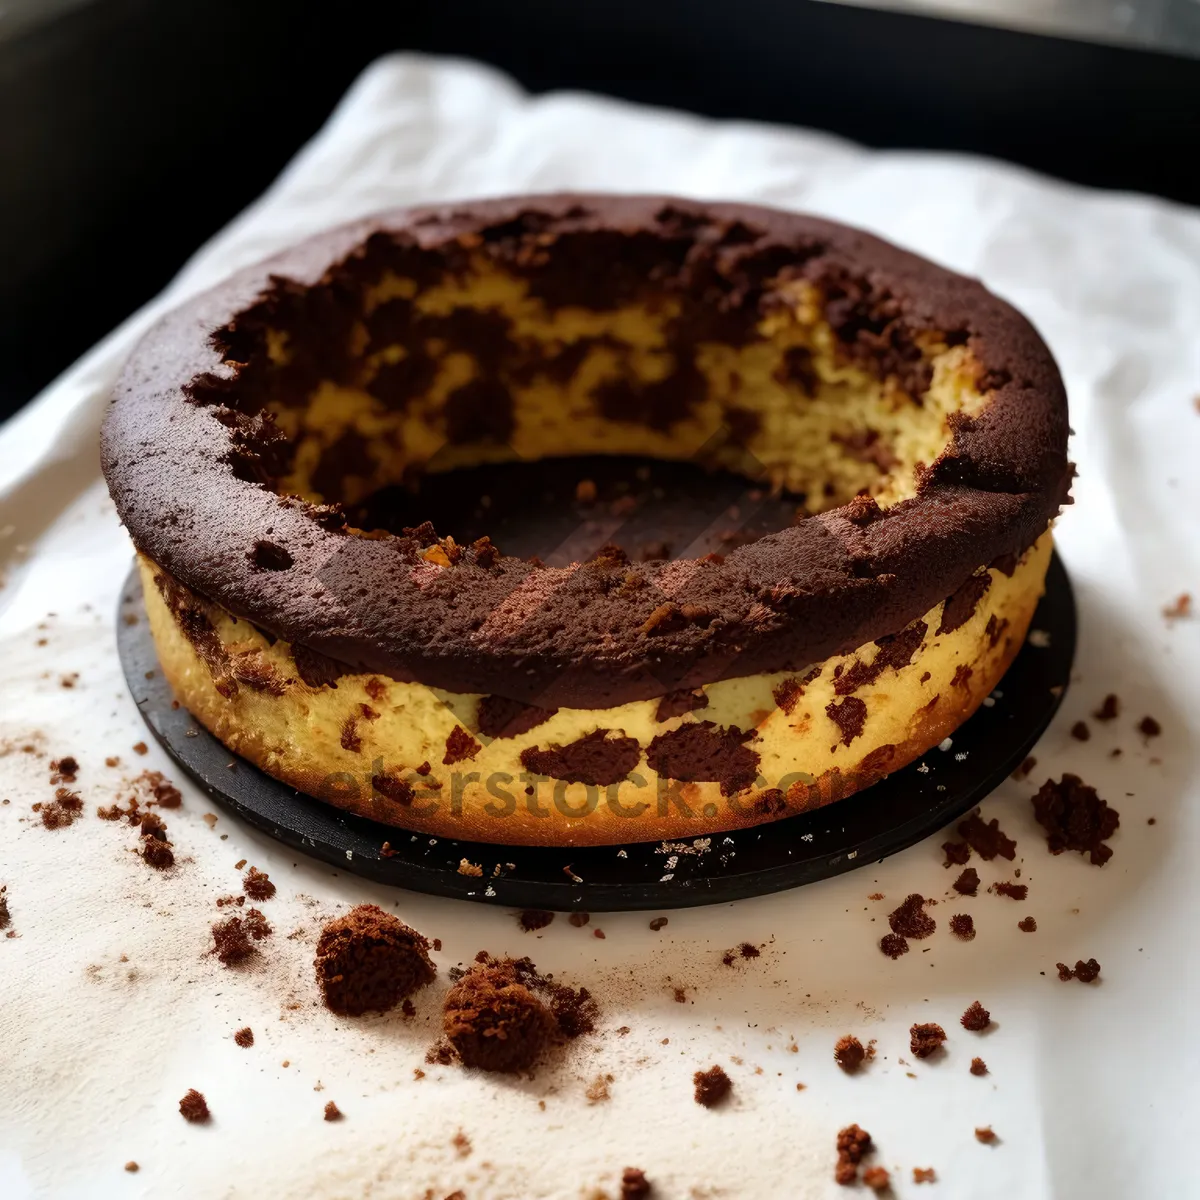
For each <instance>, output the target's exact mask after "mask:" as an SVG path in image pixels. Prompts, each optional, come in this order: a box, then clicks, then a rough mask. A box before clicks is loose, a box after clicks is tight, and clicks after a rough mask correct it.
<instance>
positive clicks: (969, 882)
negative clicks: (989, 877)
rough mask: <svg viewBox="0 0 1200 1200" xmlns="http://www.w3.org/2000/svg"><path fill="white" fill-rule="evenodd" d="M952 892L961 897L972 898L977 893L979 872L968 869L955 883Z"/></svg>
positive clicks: (972, 868) (971, 868)
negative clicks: (957, 893)
mask: <svg viewBox="0 0 1200 1200" xmlns="http://www.w3.org/2000/svg"><path fill="white" fill-rule="evenodd" d="M954 890H955V891H956V892H959V893H960V894H961V895H963V896H974V895H975V894H976V893H977V892H978V891H979V872H978V871H977V870H975V868H974V867H968V868H967V869H966V870H965V871H964V872H963V873H962V874H961V875H960V876H959V877H958V878H957V879H956V880H955V881H954Z"/></svg>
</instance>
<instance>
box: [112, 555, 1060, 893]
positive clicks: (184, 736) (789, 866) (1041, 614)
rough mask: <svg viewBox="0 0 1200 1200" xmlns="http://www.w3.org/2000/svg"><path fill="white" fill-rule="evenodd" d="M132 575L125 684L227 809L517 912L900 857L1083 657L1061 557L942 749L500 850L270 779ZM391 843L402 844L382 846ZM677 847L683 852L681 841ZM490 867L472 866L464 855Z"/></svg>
mask: <svg viewBox="0 0 1200 1200" xmlns="http://www.w3.org/2000/svg"><path fill="white" fill-rule="evenodd" d="M129 611H133V612H136V613H138V614H141V613H142V612H143V608H142V595H141V585H140V584H139V582H138V579H137V575H136V573H132V574H131V575H130V577H129V579H128V581H127V582H126V585H125V588H124V591H123V592H122V596H121V613H120V615H119V618H118V621H117V645H118V649H119V651H120V655H121V665H122V667H123V668H124V671H125V678H126V680H127V681H128V683H129V689H130V691H131V692H132V693H133V698H134V700H136V702H137V706H138V708H139V709H140V710H141V712H142V716H143V717H144V718H145V720H146V723H147V724H148V725H149V726H150V729H151V731H152V732H153V734H154V736H155V737H156V738H157V739H158V740H159V742H161V743H162V745H163V747H164V748H165V749H166V751H167V753H168V754H170V755H171V757H172V758H174V759H175V761H176V762H178V763H179V764H180V766H182V767H183V768H184V769H185V770H186V771H187V772H188V774H189V775H191V776H192V778H193V779H195V780H196V782H197V783H198V784H199V785H200V786H201V787H202V788H203V789H204V790H205V792H207V793H208V795H209V796H211V797H212V798H213V799H214V800H215V801H216V802H217V803H218V804H221V805H223V806H225V807H226V808H229V809H232V810H233V811H234V812H235V813H237V814H238V815H239V816H241V817H242V818H243V819H245V820H246V821H248V822H249V823H250V824H251V825H253V826H254V827H255V828H256V829H261V830H262V831H263V832H264V833H266V834H268V835H269V836H271V837H273V838H276V839H277V840H278V841H281V842H283V843H284V845H287V846H291V847H292V848H293V849H296V850H300V851H302V852H303V853H305V854H308V855H311V856H312V857H314V858H319V859H321V860H322V861H324V862H327V863H332V864H334V865H336V866H337V867H339V868H340V869H341V870H344V871H350V872H353V873H354V874H356V875H362V876H365V877H366V878H368V879H373V880H376V881H378V882H381V883H390V884H394V885H396V886H397V887H405V888H411V889H413V890H414V891H419V892H430V893H433V894H434V895H438V896H453V897H455V898H457V899H460V900H478V901H484V902H486V903H492V904H501V905H506V906H508V907H512V908H547V909H557V910H559V911H570V910H571V909H583V910H587V911H591V912H612V911H618V910H628V909H646V908H655V909H662V908H683V907H688V906H691V905H697V904H716V903H722V902H725V901H729V900H740V899H743V898H744V897H747V896H760V895H764V894H767V893H770V892H778V891H782V890H783V889H785V888H791V887H797V886H799V885H800V884H803V883H812V882H813V881H814V880H818V879H826V878H828V877H829V876H831V875H838V874H840V873H841V872H843V871H849V870H853V869H854V868H855V867H857V866H863V865H865V864H867V863H871V862H875V861H877V860H879V859H881V858H883V857H885V856H886V855H888V854H895V853H896V852H897V851H899V850H903V849H905V848H906V847H908V846H911V845H912V844H913V843H914V842H918V841H920V840H921V839H922V838H924V837H927V836H928V835H929V834H931V833H935V832H936V831H937V830H939V829H941V828H942V827H943V826H944V825H946V824H948V823H949V822H950V821H952V820H954V818H955V817H957V816H960V815H961V814H962V813H965V812H966V811H968V810H969V809H970V808H971V807H973V806H974V805H976V804H978V803H979V801H981V800H982V799H983V798H984V797H985V796H986V795H987V794H988V793H989V792H990V791H992V790H993V788H995V787H996V786H997V785H999V784H1000V783H1001V782H1002V781H1003V780H1004V779H1005V778H1006V777H1007V776H1008V775H1009V774H1010V772H1011V771H1012V770H1013V768H1014V767H1016V766H1017V764H1018V763H1020V762H1021V760H1022V759H1023V758H1024V757H1025V755H1026V754H1027V753H1028V752H1029V750H1030V749H1031V747H1032V746H1033V744H1034V743H1035V742H1036V741H1037V739H1038V738H1039V737H1040V736H1041V734H1042V731H1043V730H1044V729H1045V728H1046V726H1047V725H1048V724H1049V723H1050V719H1051V718H1052V717H1053V716H1054V713H1055V712H1056V710H1057V709H1058V706H1059V704H1060V703H1061V701H1062V696H1063V692H1064V690H1065V688H1066V686H1067V682H1068V679H1069V678H1070V673H1071V662H1072V660H1073V659H1074V656H1075V600H1074V596H1073V594H1072V591H1071V584H1070V581H1069V580H1068V578H1067V573H1066V571H1065V570H1064V569H1063V566H1062V563H1061V561H1060V560H1059V558H1058V555H1057V554H1056V555H1055V556H1054V558H1053V560H1052V561H1051V563H1050V570H1049V573H1048V574H1047V576H1046V594H1045V596H1043V598H1042V601H1041V603H1040V604H1039V605H1038V608H1037V612H1036V613H1035V614H1034V618H1033V624H1032V627H1031V628H1032V629H1033V630H1036V631H1038V632H1037V633H1036V634H1034V635H1033V637H1032V639H1031V640H1030V641H1028V642H1026V644H1025V646H1024V647H1023V648H1022V650H1021V652H1020V654H1018V655H1017V658H1016V660H1015V661H1014V663H1013V665H1012V666H1011V667H1010V668H1009V670H1008V673H1007V674H1006V675H1005V676H1004V679H1003V680H1002V681H1001V684H1000V687H999V688H998V689H997V690H996V692H995V693H994V695H993V697H992V700H991V703H989V704H986V705H985V706H984V707H983V708H980V709H979V711H978V712H976V714H975V715H974V716H973V717H972V718H971V719H970V720H969V721H968V722H967V723H966V724H965V725H963V726H962V728H961V729H959V730H958V731H957V732H956V733H955V734H954V737H953V739H952V741H953V745H952V746H951V747H950V748H949V749H947V750H942V749H940V748H939V749H935V750H931V751H929V753H928V754H926V755H924V756H923V757H922V758H920V759H918V760H917V761H916V762H914V763H911V764H909V766H907V767H905V768H903V769H902V770H900V771H897V772H895V773H894V774H893V775H890V776H888V778H887V779H884V780H881V781H880V782H879V783H877V784H875V785H874V786H873V787H871V788H868V789H867V790H866V791H864V792H860V793H858V794H857V795H854V796H851V797H850V798H849V799H847V800H842V801H839V802H838V803H836V804H832V805H830V806H828V807H827V808H822V809H818V810H816V811H814V812H811V813H805V814H803V815H801V816H797V817H789V818H787V819H786V820H782V821H776V822H774V823H772V824H769V825H763V826H760V827H758V828H756V829H744V830H740V831H737V832H734V833H729V834H713V835H712V836H711V837H710V838H708V839H701V842H703V841H704V840H707V843H708V846H707V849H703V850H702V851H701V852H697V851H698V847H697V846H696V845H694V844H693V843H692V841H690V840H689V841H688V842H687V843H675V844H674V848H670V847H666V846H664V844H663V843H657V842H650V843H637V842H635V843H630V844H629V845H626V846H600V847H586V848H572V849H543V848H538V847H528V846H493V845H487V844H484V843H480V842H460V841H455V840H453V839H451V838H435V837H430V836H428V835H426V834H411V835H410V834H408V833H405V832H403V831H397V830H396V829H394V828H392V827H390V826H386V825H380V824H378V823H377V822H375V821H368V820H365V819H363V818H361V817H354V816H350V815H348V814H346V813H342V812H340V811H339V810H337V809H335V808H331V807H330V806H328V805H326V804H322V803H321V802H320V801H318V800H313V799H312V798H311V797H309V796H305V795H303V794H302V793H300V792H297V791H296V790H295V789H294V788H290V787H288V786H287V785H286V784H283V783H280V782H279V781H278V780H276V779H272V778H271V777H270V776H269V775H265V774H263V772H262V771H260V770H258V769H257V768H256V767H254V766H252V765H251V764H250V763H249V762H246V761H245V760H244V759H237V760H236V764H235V767H234V769H233V770H231V769H230V763H231V755H230V752H229V751H228V750H227V749H225V747H224V746H222V745H221V743H220V742H218V741H217V740H216V738H214V737H212V736H211V735H210V734H208V733H207V732H206V731H205V730H204V729H203V728H201V727H200V726H198V725H197V724H196V722H195V721H193V720H192V718H191V716H190V715H189V714H188V712H187V711H186V710H185V709H183V708H172V706H171V701H172V695H171V690H170V688H169V687H168V686H167V684H166V682H165V680H164V679H163V678H162V674H161V672H160V671H159V670H158V669H157V668H158V660H157V658H156V656H155V651H154V643H153V641H152V639H151V636H150V629H149V625H148V624H147V622H146V621H145V619H144V618H143V619H142V620H139V621H138V622H136V623H135V624H127V623H126V622H125V621H124V620H123V619H121V618H123V616H124V615H125V613H127V612H129ZM385 841H390V842H391V845H392V847H393V854H392V856H390V857H386V858H385V857H384V856H383V855H382V854H381V853H380V849H381V847H382V845H383V843H384V842H385ZM681 844H685V845H686V846H687V850H686V851H684V852H680V850H679V849H678V847H679V846H680V845H681ZM463 859H466V860H467V861H468V862H470V863H478V864H481V865H482V866H483V871H484V874H483V877H482V878H479V877H475V876H470V875H461V874H459V872H458V867H459V864H460V862H462V860H463Z"/></svg>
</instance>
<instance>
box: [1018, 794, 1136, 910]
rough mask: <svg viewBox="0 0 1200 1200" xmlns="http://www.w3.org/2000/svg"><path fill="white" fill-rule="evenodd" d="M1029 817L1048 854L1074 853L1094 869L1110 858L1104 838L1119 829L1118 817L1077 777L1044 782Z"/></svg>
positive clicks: (1119, 820) (1110, 853)
mask: <svg viewBox="0 0 1200 1200" xmlns="http://www.w3.org/2000/svg"><path fill="white" fill-rule="evenodd" d="M1033 815H1034V817H1035V818H1036V820H1037V822H1038V824H1039V825H1041V826H1042V828H1043V829H1044V830H1045V831H1046V845H1047V847H1048V848H1049V850H1050V853H1051V854H1062V853H1063V851H1064V850H1077V851H1078V852H1079V853H1080V854H1086V855H1087V856H1088V861H1089V862H1091V863H1092V864H1093V866H1097V867H1102V866H1103V865H1104V864H1105V863H1106V862H1108V860H1109V859H1110V858H1112V855H1113V851H1112V847H1111V846H1109V845H1108V839H1109V838H1110V837H1112V835H1113V834H1114V833H1116V831H1117V829H1118V828H1119V827H1120V824H1121V814H1120V813H1119V812H1117V810H1116V809H1115V808H1113V807H1111V806H1110V805H1109V803H1108V802H1107V801H1106V800H1104V799H1102V798H1101V797H1100V796H1099V795H1098V794H1097V793H1096V789H1095V788H1094V787H1089V786H1088V785H1087V784H1086V783H1084V782H1083V780H1082V779H1080V778H1079V776H1078V775H1071V774H1069V773H1068V774H1064V775H1063V777H1062V778H1061V779H1060V780H1058V781H1057V782H1055V781H1054V780H1053V779H1047V780H1046V782H1045V783H1043V784H1042V786H1041V788H1039V789H1038V792H1037V794H1036V795H1035V796H1034V797H1033ZM1014 898H1015V897H1014Z"/></svg>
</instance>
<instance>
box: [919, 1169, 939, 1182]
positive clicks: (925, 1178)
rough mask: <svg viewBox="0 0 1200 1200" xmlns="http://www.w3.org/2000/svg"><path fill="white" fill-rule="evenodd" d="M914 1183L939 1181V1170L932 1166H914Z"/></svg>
mask: <svg viewBox="0 0 1200 1200" xmlns="http://www.w3.org/2000/svg"><path fill="white" fill-rule="evenodd" d="M913 1183H937V1172H936V1171H935V1170H934V1169H933V1168H932V1167H913Z"/></svg>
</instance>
